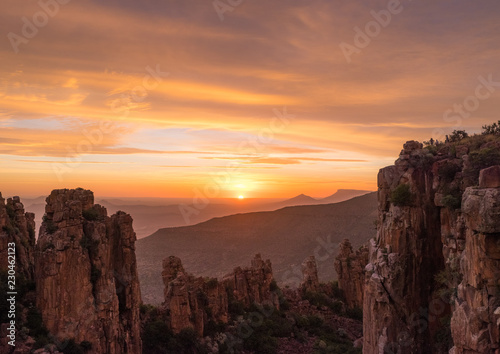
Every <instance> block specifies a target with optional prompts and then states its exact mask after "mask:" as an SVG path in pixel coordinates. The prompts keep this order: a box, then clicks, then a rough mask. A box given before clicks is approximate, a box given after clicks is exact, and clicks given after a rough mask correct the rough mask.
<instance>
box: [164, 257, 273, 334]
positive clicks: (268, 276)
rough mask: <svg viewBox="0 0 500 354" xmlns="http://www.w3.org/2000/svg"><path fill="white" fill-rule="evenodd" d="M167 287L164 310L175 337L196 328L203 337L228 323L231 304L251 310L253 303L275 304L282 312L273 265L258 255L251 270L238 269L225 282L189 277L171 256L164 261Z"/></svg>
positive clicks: (179, 261) (179, 263) (249, 268)
mask: <svg viewBox="0 0 500 354" xmlns="http://www.w3.org/2000/svg"><path fill="white" fill-rule="evenodd" d="M162 277H163V283H164V285H165V302H164V304H163V306H164V308H165V309H166V310H167V313H168V316H169V319H170V320H169V322H170V327H171V329H172V331H173V332H174V333H179V332H180V331H181V330H182V329H185V328H193V329H195V330H196V332H197V333H198V335H199V336H203V332H204V329H205V327H206V325H207V324H208V323H209V322H213V323H227V322H228V318H229V302H230V301H236V302H239V303H241V304H242V305H243V306H245V307H247V306H250V305H251V304H253V303H257V304H262V303H268V304H272V305H273V306H275V307H276V308H279V299H278V295H277V294H276V292H273V291H272V290H273V289H272V286H273V285H272V283H273V273H272V267H271V262H270V261H269V260H266V261H264V260H262V258H261V256H260V255H259V254H258V255H256V256H255V258H254V259H253V260H252V265H251V267H248V268H241V267H238V268H236V269H235V270H234V272H232V273H230V274H228V275H226V276H225V277H224V279H223V280H221V281H219V280H217V279H216V278H203V277H195V276H193V275H191V274H188V273H186V271H185V270H184V267H183V266H182V263H181V260H180V259H179V258H177V257H174V256H170V257H168V258H165V259H164V261H163V272H162Z"/></svg>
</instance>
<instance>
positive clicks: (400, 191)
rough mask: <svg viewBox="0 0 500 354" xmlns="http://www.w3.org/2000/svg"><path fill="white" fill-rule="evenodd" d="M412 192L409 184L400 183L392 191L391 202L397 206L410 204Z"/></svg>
mask: <svg viewBox="0 0 500 354" xmlns="http://www.w3.org/2000/svg"><path fill="white" fill-rule="evenodd" d="M412 199H413V198H412V194H411V191H410V186H409V185H408V184H400V185H399V186H397V187H396V188H395V189H394V190H393V191H392V192H391V203H393V204H394V205H396V206H409V205H411V202H412Z"/></svg>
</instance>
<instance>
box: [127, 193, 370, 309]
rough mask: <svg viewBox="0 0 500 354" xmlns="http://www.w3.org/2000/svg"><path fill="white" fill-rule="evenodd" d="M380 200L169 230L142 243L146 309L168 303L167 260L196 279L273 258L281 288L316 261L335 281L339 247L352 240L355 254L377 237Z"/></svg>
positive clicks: (321, 274)
mask: <svg viewBox="0 0 500 354" xmlns="http://www.w3.org/2000/svg"><path fill="white" fill-rule="evenodd" d="M376 216H377V195H376V193H374V192H372V193H368V194H365V195H363V196H359V197H355V198H353V199H350V200H347V201H344V202H340V203H334V204H317V205H303V206H293V207H285V208H282V209H279V210H276V211H267V212H252V213H241V214H235V215H230V216H224V217H217V218H213V219H211V220H209V221H206V222H203V223H199V224H196V225H191V226H185V227H172V228H164V229H160V230H158V231H157V232H155V233H154V234H153V235H151V236H149V237H146V238H143V239H140V240H138V242H137V244H136V248H137V262H138V263H137V265H138V273H139V277H140V283H141V291H142V296H143V300H144V302H145V303H153V304H154V303H159V302H161V301H162V299H163V287H162V286H161V284H162V282H161V264H162V260H163V259H164V258H166V257H169V256H176V257H179V258H181V259H182V261H183V264H184V266H185V268H186V269H187V270H188V271H189V272H192V273H194V274H196V275H197V276H217V277H221V276H224V275H225V273H226V272H227V271H228V270H230V269H233V267H236V266H238V265H240V264H241V263H242V260H245V259H248V258H249V257H251V256H252V255H254V254H257V253H261V254H262V257H263V258H270V259H271V261H272V264H273V272H274V274H275V277H276V279H277V281H278V283H280V284H285V285H296V284H297V282H298V281H299V280H300V279H301V278H302V275H301V269H300V265H301V263H302V261H303V260H304V259H305V258H306V257H308V256H310V255H314V256H315V257H316V259H317V261H318V272H319V277H320V279H321V280H322V281H328V280H333V279H335V278H336V274H335V271H334V267H333V263H334V256H335V255H336V254H337V252H338V244H339V243H340V242H341V241H342V240H343V239H344V238H349V239H350V240H351V242H352V244H353V246H354V247H355V248H357V247H359V246H360V245H362V244H363V243H365V242H367V241H368V240H369V239H370V238H372V237H373V236H375V227H374V220H375V219H376Z"/></svg>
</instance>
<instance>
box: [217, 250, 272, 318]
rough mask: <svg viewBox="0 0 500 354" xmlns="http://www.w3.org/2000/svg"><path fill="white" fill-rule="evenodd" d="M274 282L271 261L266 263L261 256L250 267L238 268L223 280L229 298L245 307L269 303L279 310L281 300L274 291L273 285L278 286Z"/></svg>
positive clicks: (258, 255) (256, 256)
mask: <svg viewBox="0 0 500 354" xmlns="http://www.w3.org/2000/svg"><path fill="white" fill-rule="evenodd" d="M273 281H274V277H273V268H272V265H271V261H270V260H269V259H267V260H265V261H264V260H263V259H262V257H261V255H260V254H257V255H255V257H254V259H252V262H251V266H250V267H246V268H241V267H237V268H235V269H234V271H233V272H232V273H231V274H228V275H226V276H225V277H224V279H223V283H224V286H225V287H226V289H227V291H228V292H229V296H230V297H231V298H234V299H235V300H236V301H239V302H241V303H243V304H244V305H245V306H249V305H251V304H253V303H258V304H262V303H268V304H271V305H273V306H274V307H276V308H277V309H279V299H278V296H277V294H276V293H275V292H274V291H273V284H274V286H275V285H276V284H275V283H273Z"/></svg>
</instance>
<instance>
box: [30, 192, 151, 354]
mask: <svg viewBox="0 0 500 354" xmlns="http://www.w3.org/2000/svg"><path fill="white" fill-rule="evenodd" d="M45 211H46V215H45V217H44V221H43V223H42V225H41V228H40V236H39V239H38V243H37V246H36V256H35V279H36V288H37V307H38V308H39V309H40V311H41V313H42V318H43V322H44V324H45V326H46V327H47V329H48V330H49V331H50V332H51V333H52V334H53V335H54V336H56V338H58V339H59V340H65V339H70V338H74V340H75V341H76V342H77V343H80V342H82V341H88V342H90V343H92V351H93V352H94V353H141V351H142V343H141V339H140V319H139V305H140V303H141V295H140V290H139V282H138V278H137V269H136V258H135V241H136V235H135V232H134V230H133V228H132V218H131V217H130V215H128V214H125V213H123V212H118V213H117V214H115V215H113V216H111V217H108V216H107V212H106V209H105V208H104V207H101V206H99V205H94V195H93V193H92V192H91V191H88V190H83V189H76V190H68V189H64V190H54V191H53V192H52V193H51V194H50V196H49V197H47V205H46V208H45Z"/></svg>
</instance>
